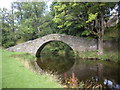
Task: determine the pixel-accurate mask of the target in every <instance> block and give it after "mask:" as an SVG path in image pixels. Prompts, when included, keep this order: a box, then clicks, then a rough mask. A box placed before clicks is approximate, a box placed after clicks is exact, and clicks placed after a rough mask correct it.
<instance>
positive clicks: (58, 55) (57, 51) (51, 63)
mask: <svg viewBox="0 0 120 90" xmlns="http://www.w3.org/2000/svg"><path fill="white" fill-rule="evenodd" d="M40 56H41V57H40V58H38V59H37V63H38V65H39V66H40V67H41V68H42V69H43V70H50V71H55V72H58V73H63V72H65V71H67V70H69V69H70V68H71V67H72V66H73V64H74V62H75V55H74V52H73V50H72V49H71V48H70V47H69V46H68V45H66V44H65V43H62V42H50V43H49V44H47V45H46V46H45V47H44V48H43V50H42V52H41V55H40Z"/></svg>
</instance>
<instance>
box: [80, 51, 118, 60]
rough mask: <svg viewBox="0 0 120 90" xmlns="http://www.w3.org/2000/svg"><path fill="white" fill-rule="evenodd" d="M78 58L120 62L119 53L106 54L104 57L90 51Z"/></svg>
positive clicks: (82, 53) (81, 53)
mask: <svg viewBox="0 0 120 90" xmlns="http://www.w3.org/2000/svg"><path fill="white" fill-rule="evenodd" d="M78 56H79V57H80V58H83V59H84V58H98V59H100V60H108V59H109V60H111V61H115V62H118V61H120V57H119V56H118V52H109V53H107V52H104V54H103V55H98V54H97V51H88V52H79V53H78Z"/></svg>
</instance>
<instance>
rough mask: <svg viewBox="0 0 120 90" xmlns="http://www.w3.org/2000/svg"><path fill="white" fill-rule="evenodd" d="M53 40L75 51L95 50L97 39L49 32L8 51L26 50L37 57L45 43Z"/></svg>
mask: <svg viewBox="0 0 120 90" xmlns="http://www.w3.org/2000/svg"><path fill="white" fill-rule="evenodd" d="M53 41H61V42H64V43H66V44H67V45H68V46H70V47H71V48H72V49H73V50H74V51H75V52H76V51H77V52H80V51H94V50H97V40H95V39H93V40H87V39H85V38H82V37H76V36H71V35H64V34H49V35H46V36H43V37H40V38H38V39H35V40H31V41H27V42H25V43H22V44H19V45H16V46H13V47H10V48H8V49H7V50H8V51H15V52H27V53H31V54H34V55H36V56H37V57H39V55H40V52H41V50H42V49H43V48H44V46H45V45H46V44H48V43H49V42H53Z"/></svg>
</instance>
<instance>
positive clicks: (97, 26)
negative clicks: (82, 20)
mask: <svg viewBox="0 0 120 90" xmlns="http://www.w3.org/2000/svg"><path fill="white" fill-rule="evenodd" d="M115 5H116V3H105V2H97V3H90V7H89V9H88V14H89V17H88V21H86V23H89V24H88V29H90V30H89V31H90V33H93V34H94V35H96V36H97V37H98V55H101V54H103V40H104V30H105V21H107V20H108V19H109V16H110V10H112V9H113V8H114V7H115ZM93 9H94V10H93Z"/></svg>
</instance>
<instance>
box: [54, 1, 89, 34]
mask: <svg viewBox="0 0 120 90" xmlns="http://www.w3.org/2000/svg"><path fill="white" fill-rule="evenodd" d="M54 10H55V17H54V19H53V20H54V21H55V22H56V23H57V25H58V26H57V27H58V28H59V31H60V33H65V34H70V35H77V36H81V35H82V32H83V31H84V30H85V25H86V24H85V23H86V20H87V14H86V12H87V10H86V6H85V3H84V2H81V3H76V2H74V3H73V2H58V3H57V4H55V6H54Z"/></svg>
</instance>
